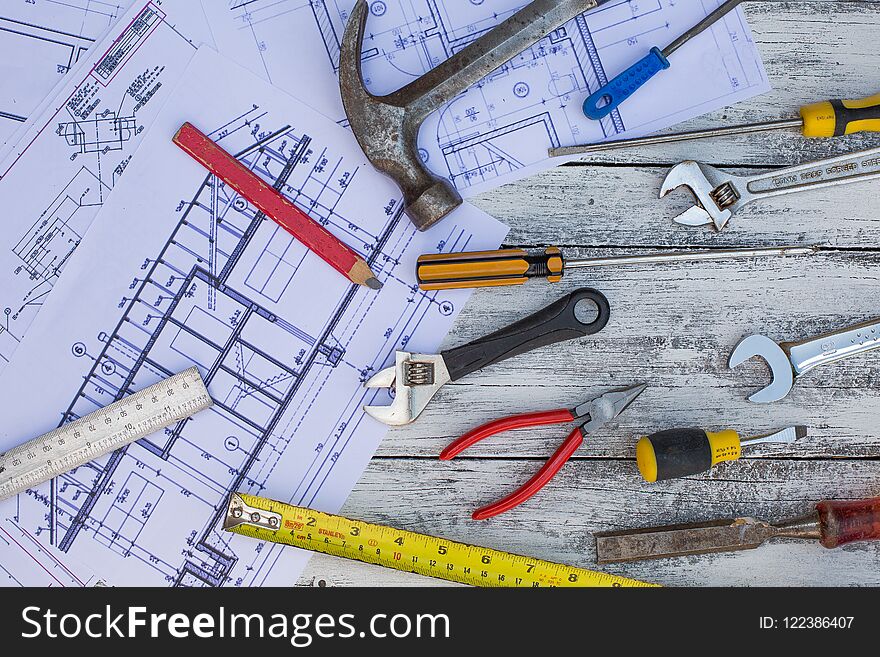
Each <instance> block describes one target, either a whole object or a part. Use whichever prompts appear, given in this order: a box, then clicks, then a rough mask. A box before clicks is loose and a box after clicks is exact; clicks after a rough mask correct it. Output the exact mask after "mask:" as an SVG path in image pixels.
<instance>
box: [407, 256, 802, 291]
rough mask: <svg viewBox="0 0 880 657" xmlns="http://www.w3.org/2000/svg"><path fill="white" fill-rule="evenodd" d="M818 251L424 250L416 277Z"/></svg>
mask: <svg viewBox="0 0 880 657" xmlns="http://www.w3.org/2000/svg"><path fill="white" fill-rule="evenodd" d="M816 253H818V247H815V246H806V247H801V246H783V247H769V248H755V249H708V250H704V251H663V252H660V253H648V254H641V255H626V256H609V257H604V258H581V259H579V260H575V259H566V258H565V257H563V255H562V251H561V250H560V249H559V248H558V247H555V246H551V247H550V248H548V249H547V250H546V251H544V253H538V254H530V253H528V252H527V251H525V250H524V249H502V250H500V251H472V252H470V253H439V254H430V255H423V256H421V257H420V258H419V260H418V264H417V266H416V277H417V279H418V281H419V287H420V288H422V289H423V290H453V289H464V288H477V287H502V286H506V285H522V284H523V283H525V282H526V281H527V280H528V279H530V278H546V279H547V280H548V281H550V282H551V283H558V282H559V281H560V280H562V277H563V275H564V274H565V271H566V270H567V269H584V268H589V267H605V266H611V265H644V264H659V263H667V262H681V261H687V262H697V261H707V260H734V259H739V258H762V257H770V256H800V255H814V254H816Z"/></svg>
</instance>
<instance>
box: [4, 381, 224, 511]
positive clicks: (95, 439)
mask: <svg viewBox="0 0 880 657" xmlns="http://www.w3.org/2000/svg"><path fill="white" fill-rule="evenodd" d="M212 404H213V401H212V400H211V396H210V395H209V394H208V391H207V389H205V384H204V382H203V381H202V377H201V376H200V375H199V370H198V369H197V368H195V367H191V368H189V369H188V370H184V371H183V372H181V373H180V374H175V375H174V376H172V377H169V378H167V379H165V380H164V381H160V382H159V383H155V384H153V385H151V386H150V387H148V388H144V389H143V390H139V391H138V392H135V393H134V394H132V395H129V396H128V397H123V398H122V399H120V400H119V401H117V402H114V403H112V404H110V405H109V406H105V407H104V408H100V409H98V410H97V411H94V412H92V413H89V414H88V415H84V416H83V417H81V418H79V419H78V420H74V421H73V422H69V423H67V424H63V425H61V426H60V427H58V428H57V429H54V430H53V431H50V432H49V433H45V434H43V435H42V436H39V437H37V438H34V439H33V440H31V441H28V442H26V443H24V444H22V445H19V446H18V447H13V448H12V449H10V450H8V451H7V452H4V453H2V454H0V500H4V499H6V498H7V497H11V496H13V495H16V494H18V493H21V492H24V491H26V490H27V489H28V488H33V487H34V486H36V485H37V484H41V483H43V482H46V481H49V480H50V479H53V478H54V477H57V476H58V475H60V474H63V473H65V472H68V471H70V470H73V469H74V468H77V467H79V466H81V465H83V464H85V463H88V462H89V461H93V460H95V459H96V458H99V457H101V456H104V455H105V454H109V453H110V452H112V451H115V450H117V449H119V448H120V447H124V446H125V445H128V444H129V443H131V442H134V441H135V440H139V439H141V438H144V437H146V436H148V435H150V434H151V433H154V432H156V431H160V430H162V429H164V428H165V427H168V426H171V425H172V424H176V423H177V422H180V421H182V420H185V419H186V418H188V417H190V416H191V415H194V414H195V413H198V412H199V411H201V410H204V409H206V408H209V407H210V406H211V405H212Z"/></svg>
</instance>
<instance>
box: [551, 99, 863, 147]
mask: <svg viewBox="0 0 880 657" xmlns="http://www.w3.org/2000/svg"><path fill="white" fill-rule="evenodd" d="M796 128H799V129H800V130H801V134H803V136H804V137H810V138H828V137H840V136H842V135H851V134H853V133H856V132H880V94H876V95H874V96H869V97H868V98H862V99H860V100H825V101H822V102H819V103H813V104H812V105H805V106H803V107H802V108H801V116H800V118H799V119H783V120H781V121H766V122H763V123H748V124H745V125H734V126H729V127H726V128H710V129H709V130H692V131H690V132H677V133H672V134H662V135H651V136H649V137H639V138H636V139H618V140H616V141H605V142H601V143H598V144H583V145H580V146H561V147H557V148H551V149H550V150H549V154H550V157H558V156H561V155H579V154H581V153H598V152H600V151H610V150H614V149H617V148H627V147H629V146H650V145H654V144H670V143H675V142H680V141H691V140H693V139H709V138H711V137H727V136H731V135H748V134H754V133H758V132H769V131H771V130H793V129H796Z"/></svg>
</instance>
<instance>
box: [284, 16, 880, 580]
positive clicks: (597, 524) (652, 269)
mask: <svg viewBox="0 0 880 657" xmlns="http://www.w3.org/2000/svg"><path fill="white" fill-rule="evenodd" d="M745 7H746V12H747V13H748V15H749V18H750V22H751V25H752V27H753V30H754V34H755V38H756V40H757V42H758V44H759V47H760V49H761V51H762V53H763V55H764V60H765V64H766V67H767V70H768V73H769V75H770V78H771V80H772V82H773V85H774V91H772V92H771V93H769V94H767V95H765V96H763V97H761V98H757V99H754V100H753V101H750V102H748V103H744V104H741V105H739V106H737V107H734V108H729V109H727V110H725V111H723V112H718V113H716V114H714V115H712V116H707V117H703V118H701V119H699V120H697V121H694V122H692V123H691V124H689V126H688V127H704V126H710V125H718V124H722V123H738V122H749V121H757V120H764V119H777V118H785V117H791V116H796V114H797V108H798V107H799V106H800V105H801V104H804V103H807V102H812V101H814V100H819V99H824V98H828V97H841V96H843V97H858V96H863V95H869V94H872V93H876V92H877V91H880V76H878V71H880V53H878V52H877V49H876V48H873V47H871V46H872V45H873V44H876V42H877V35H878V26H880V2H877V1H864V0H861V1H847V0H837V1H831V0H826V1H813V2H775V1H769V0H762V1H754V2H749V3H746V5H745ZM874 146H880V137H878V136H877V135H856V136H851V137H847V138H844V139H840V140H833V141H807V140H804V139H803V138H801V137H800V136H799V135H798V134H797V133H791V132H779V133H769V134H766V135H760V136H751V137H743V138H733V139H725V140H715V141H705V142H693V143H690V144H685V145H667V146H656V147H652V148H648V149H642V150H638V151H633V150H627V151H619V152H616V153H606V154H602V155H601V156H595V157H590V158H586V159H585V160H584V163H577V164H569V165H565V166H562V167H559V168H557V169H554V170H551V171H547V172H545V173H543V174H540V175H537V176H534V177H532V178H529V179H527V180H524V181H522V182H520V183H516V184H514V185H508V186H506V187H503V188H501V189H498V190H496V191H494V192H492V193H489V194H484V195H483V196H481V197H479V198H478V199H475V202H476V204H477V205H479V206H480V207H481V208H483V209H484V210H486V211H487V212H489V213H491V214H493V215H495V216H497V217H499V218H500V219H502V220H503V221H505V222H507V223H509V224H510V226H511V232H510V237H509V238H508V243H509V244H511V245H533V246H542V245H548V244H559V245H562V246H566V247H569V248H568V249H567V253H569V254H570V255H578V254H585V255H586V254H592V253H608V252H609V251H615V252H620V253H628V252H637V251H639V250H644V249H653V248H676V247H679V248H680V247H686V246H701V247H708V248H719V247H731V246H752V245H784V244H821V245H823V249H822V251H821V253H820V254H819V255H817V256H814V257H812V258H792V259H785V260H779V259H775V260H763V261H751V262H729V263H723V264H699V265H663V266H645V267H627V268H618V269H611V268H606V269H601V270H594V271H591V272H579V273H575V274H573V275H571V276H570V277H569V278H568V279H566V280H565V281H564V282H563V283H561V284H559V285H556V286H550V285H549V284H543V285H542V284H540V283H538V282H535V283H533V284H532V285H531V286H529V287H528V288H527V289H505V290H496V291H481V292H478V293H476V294H475V295H474V297H473V300H472V301H471V303H470V304H469V305H468V307H467V308H466V309H465V310H464V311H463V312H462V314H461V317H460V319H459V320H458V322H457V324H456V326H455V328H454V330H453V331H452V333H451V334H450V336H449V338H447V342H446V343H447V345H449V346H452V345H455V344H461V343H463V342H465V341H467V340H470V339H472V338H475V337H478V336H480V335H482V334H485V333H487V332H489V331H491V330H494V329H496V328H498V327H500V326H502V325H504V324H506V323H508V322H509V321H511V320H513V319H516V318H518V317H521V316H523V315H524V314H526V313H528V312H531V311H534V310H536V309H538V308H540V307H542V306H543V305H545V304H547V303H549V302H550V301H551V300H553V299H554V298H556V297H559V296H561V295H562V294H564V293H566V292H568V291H569V290H571V289H573V288H575V287H578V286H581V285H591V286H594V287H597V288H599V289H600V290H602V291H603V292H604V293H605V294H606V295H607V296H608V298H609V299H610V301H611V305H612V320H611V323H610V324H609V326H608V327H607V328H606V329H605V330H604V331H603V332H602V333H601V334H599V335H597V336H594V337H592V338H588V339H585V340H582V341H580V342H577V343H570V344H567V345H558V346H555V347H552V348H548V349H546V350H543V351H541V352H538V353H534V354H529V355H526V356H523V357H521V358H519V359H516V360H513V361H510V362H509V363H506V364H504V365H500V366H497V367H493V368H489V369H488V370H486V371H484V372H480V373H477V374H475V375H473V376H471V377H468V378H467V379H465V380H464V381H462V382H461V383H459V384H452V385H449V386H447V387H446V388H445V389H444V391H443V392H442V393H441V394H440V395H439V396H438V397H437V399H435V400H434V402H433V403H432V404H431V405H430V406H429V408H428V409H427V411H426V412H425V414H424V415H423V416H422V418H420V420H419V422H417V423H416V424H414V425H412V426H410V427H407V428H405V429H400V430H394V431H391V432H390V433H389V435H388V438H387V439H386V440H385V442H384V443H383V444H382V446H381V448H380V450H379V452H378V454H377V457H376V458H375V459H374V460H373V462H372V463H371V465H370V466H369V468H368V469H367V471H366V473H365V474H364V476H363V477H362V479H361V482H360V483H359V484H358V486H357V488H356V489H355V491H354V493H353V494H352V496H351V498H350V500H349V502H348V503H347V504H346V506H345V508H344V513H347V514H349V515H351V516H353V517H361V518H364V519H369V520H374V521H378V522H385V523H388V524H395V525H398V526H401V527H405V528H408V529H413V530H417V531H425V532H430V533H434V534H438V535H442V536H446V537H449V538H451V539H456V540H462V541H468V542H472V543H478V544H483V545H487V546H492V547H497V548H501V549H507V550H510V551H514V552H521V553H526V554H531V555H535V556H540V557H542V558H546V559H554V560H561V561H566V562H570V563H572V564H576V565H579V566H583V567H591V564H592V563H593V562H594V558H595V553H594V542H593V539H592V533H593V532H596V531H602V530H607V529H611V528H624V527H630V526H633V527H637V526H648V525H655V524H665V523H670V522H685V521H695V520H703V519H709V518H714V517H723V516H729V515H753V516H758V517H766V518H769V519H780V518H783V517H787V516H790V515H797V514H800V513H803V512H805V511H807V510H809V509H810V508H811V506H812V505H813V504H814V503H815V502H816V501H818V500H819V499H823V498H826V497H830V498H855V497H861V496H870V495H876V494H880V461H878V459H880V435H878V432H877V426H878V424H880V422H878V420H880V389H878V386H877V381H878V380H880V355H878V354H868V355H864V356H861V357H857V358H854V359H851V360H848V361H843V362H840V363H837V364H834V365H831V366H827V367H825V368H823V369H820V370H816V371H814V372H811V373H809V374H807V375H806V376H804V377H803V379H802V380H800V381H799V382H798V383H797V384H796V387H795V389H794V391H793V392H792V394H791V395H790V396H789V397H788V398H787V399H785V400H784V401H782V402H780V403H777V404H773V405H770V406H756V405H753V404H749V403H748V402H746V400H745V398H746V396H747V394H749V392H750V391H752V390H757V389H758V388H759V387H761V386H763V385H764V384H766V383H768V382H769V378H768V376H769V375H768V372H767V370H766V367H764V366H763V365H762V364H761V363H760V362H749V363H747V364H746V365H743V366H742V367H740V368H738V369H737V370H729V369H727V367H726V361H727V357H728V355H729V353H730V350H731V349H732V347H733V346H734V345H735V344H736V342H737V340H739V338H741V337H742V336H744V335H747V334H749V333H763V334H765V335H768V336H770V337H772V338H774V339H779V340H785V339H799V338H804V337H808V336H812V335H815V334H818V333H821V332H824V331H826V330H831V329H835V328H838V327H841V326H843V325H846V324H849V323H853V322H857V321H862V320H864V319H868V318H871V317H874V316H878V315H880V307H878V303H877V300H878V290H880V285H878V284H880V240H878V236H880V195H878V194H877V183H876V182H875V183H863V184H859V185H853V186H841V187H838V188H835V189H833V190H826V191H818V192H810V193H806V194H800V195H794V196H788V197H781V198H778V199H774V200H771V201H767V202H764V203H760V204H753V205H752V206H750V207H748V208H746V209H745V210H744V211H743V212H742V213H740V214H739V215H737V216H735V217H734V219H733V220H732V221H731V223H730V225H729V226H728V227H727V228H726V229H725V230H724V231H723V232H722V233H720V234H716V233H715V232H714V231H710V230H705V229H686V228H683V227H680V226H677V225H676V224H674V223H672V222H671V221H670V217H672V216H673V215H674V214H675V213H676V212H678V211H680V210H682V209H684V208H685V207H687V203H688V201H689V199H688V197H687V196H686V195H685V194H683V193H679V194H676V195H674V196H673V197H670V198H668V199H664V200H662V201H660V200H658V199H657V194H658V190H659V187H660V183H661V181H662V179H663V176H664V175H665V173H666V171H667V169H668V167H669V166H671V165H672V164H674V163H676V162H678V161H681V160H684V159H697V160H702V161H705V162H707V163H712V164H716V165H719V166H722V167H729V168H730V169H731V170H732V171H734V172H736V173H744V174H746V173H750V172H753V171H759V170H761V169H767V168H772V167H777V166H783V165H788V164H793V163H798V162H801V161H804V160H807V159H814V158H820V157H826V156H828V155H830V154H833V153H841V152H845V151H848V150H855V149H859V148H869V147H874ZM639 381H646V382H648V383H649V384H650V388H649V389H648V391H647V392H646V393H645V394H644V395H642V397H641V398H640V399H639V400H638V401H637V402H636V403H635V404H634V405H633V406H632V407H631V408H630V409H628V410H627V412H626V413H625V414H624V415H623V416H621V417H620V418H619V422H617V423H616V424H615V425H614V426H609V427H607V428H605V429H604V430H603V431H602V432H601V434H600V435H597V436H595V437H590V438H588V440H587V441H586V443H585V445H584V446H583V447H582V448H581V450H580V451H579V452H578V454H577V455H576V458H575V460H574V461H573V462H572V463H570V464H569V465H568V466H567V467H566V468H565V470H564V471H563V472H562V473H561V475H560V476H559V477H558V478H557V479H556V480H555V481H554V482H553V483H552V484H551V485H550V486H549V487H548V488H547V489H546V490H545V491H543V492H542V493H541V494H539V495H538V496H537V497H536V498H533V499H532V500H531V501H529V502H528V503H527V504H525V505H523V506H522V507H520V508H518V509H516V510H515V511H513V512H511V513H508V514H505V515H503V516H501V517H499V518H496V519H493V520H491V521H487V522H481V523H477V522H474V521H472V520H470V511H471V510H472V509H474V508H475V507H477V506H480V505H482V504H484V503H486V502H487V501H490V500H493V499H496V498H497V497H499V496H501V495H503V494H504V493H506V492H508V491H509V490H511V489H512V488H514V487H515V486H517V485H518V484H519V483H521V482H523V481H524V480H525V479H527V478H528V477H529V476H530V474H531V473H533V472H534V470H535V469H536V468H537V467H539V465H540V463H541V461H542V460H543V459H544V458H546V456H547V455H549V454H550V453H551V452H552V451H553V449H554V448H555V447H556V445H557V444H558V442H559V441H560V440H561V439H562V438H563V437H564V435H565V432H566V428H564V427H556V428H549V429H543V430H532V431H519V432H515V433H511V434H509V435H505V436H500V437H498V438H496V439H492V440H489V441H487V442H485V443H484V444H482V445H479V446H477V447H475V448H473V449H472V450H470V451H469V452H468V453H467V454H466V455H463V456H461V457H459V458H458V459H456V460H455V461H453V462H451V463H441V462H439V461H437V460H436V454H437V453H438V452H439V450H440V449H441V448H442V447H443V446H444V445H446V444H447V443H448V442H449V440H451V439H452V438H453V437H455V436H457V435H459V434H460V433H462V432H464V431H466V430H467V429H469V428H471V427H473V426H475V425H476V424H479V423H481V422H483V421H486V420H488V419H491V418H495V417H498V416H499V415H502V414H510V413H516V412H523V411H527V410H537V409H541V408H555V407H559V406H568V405H573V404H575V403H577V402H578V401H580V400H582V399H585V398H589V397H590V396H593V395H595V394H599V393H601V392H604V391H605V390H607V389H610V388H613V387H616V386H624V385H628V384H632V383H636V382H639ZM793 422H797V423H803V424H807V425H809V427H810V435H809V437H808V438H806V439H805V440H804V441H802V444H800V445H798V446H797V447H796V448H791V447H781V446H767V447H762V448H760V449H755V450H753V451H751V452H749V455H750V457H751V458H748V459H744V460H742V461H740V462H738V463H732V464H724V465H722V466H720V467H718V468H716V469H715V470H714V471H713V472H712V473H710V474H706V475H700V476H697V477H692V478H689V479H686V480H681V481H676V482H664V483H660V484H654V485H647V484H645V483H644V482H642V481H641V479H640V478H639V477H638V473H637V470H636V467H635V464H634V462H633V460H632V457H633V451H634V443H635V440H636V438H637V436H638V435H640V434H641V433H643V432H645V431H653V430H658V429H661V428H668V427H673V426H707V427H714V428H719V427H730V428H734V429H737V430H740V431H742V432H743V433H746V434H750V433H760V432H763V431H765V430H770V429H773V428H775V427H777V426H783V425H786V424H788V423H793ZM608 570H613V571H614V572H617V573H621V574H624V575H628V576H632V577H638V578H643V579H648V580H651V581H655V582H658V583H663V584H668V585H740V586H753V585H818V584H826V585H827V584H839V585H880V546H878V545H859V546H851V547H848V548H844V549H841V550H837V551H829V550H824V549H823V548H821V547H819V546H817V545H806V544H797V543H779V544H775V545H768V546H764V547H763V548H761V549H759V550H753V551H749V552H743V553H739V554H731V555H711V556H702V557H693V558H686V559H673V560H665V561H656V562H650V563H643V564H630V565H626V566H618V567H614V568H611V567H609V568H608ZM301 583H303V584H307V585H349V584H361V585H378V584H403V585H416V586H417V585H435V584H437V582H435V581H433V580H427V579H423V578H420V577H417V576H415V575H406V574H399V573H393V572H390V571H385V570H382V569H378V568H375V567H372V566H365V565H356V564H353V563H351V562H341V561H338V560H335V559H332V558H329V557H322V556H318V557H316V558H314V559H313V560H312V562H311V563H310V565H309V567H308V569H307V571H306V573H305V574H304V575H303V577H302V579H301Z"/></svg>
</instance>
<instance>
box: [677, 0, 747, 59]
mask: <svg viewBox="0 0 880 657" xmlns="http://www.w3.org/2000/svg"><path fill="white" fill-rule="evenodd" d="M742 2H743V0H727V2H725V3H724V4H723V5H721V6H720V7H718V9H716V10H715V11H713V12H712V13H711V14H709V15H708V16H706V18H704V19H703V20H701V21H700V22H699V23H697V24H696V25H694V26H693V27H692V28H691V29H689V30H688V31H687V32H685V33H684V34H682V35H681V36H680V37H678V38H677V39H676V40H675V41H673V42H672V43H670V44H669V45H668V46H666V48H664V49H663V56H664V57H666V58H667V59H668V58H669V56H670V55H672V53H674V52H675V51H676V50H678V49H679V48H681V47H682V46H683V45H684V44H686V43H687V42H688V41H690V40H691V39H693V38H694V37H695V36H697V35H698V34H702V33H703V32H705V31H706V30H708V29H709V28H710V27H712V25H714V24H715V23H717V22H718V21H720V20H721V19H722V18H724V17H725V16H726V15H727V14H729V13H730V12H732V11H733V10H734V9H736V8H737V7H738V6H739V5H740V4H742Z"/></svg>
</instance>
